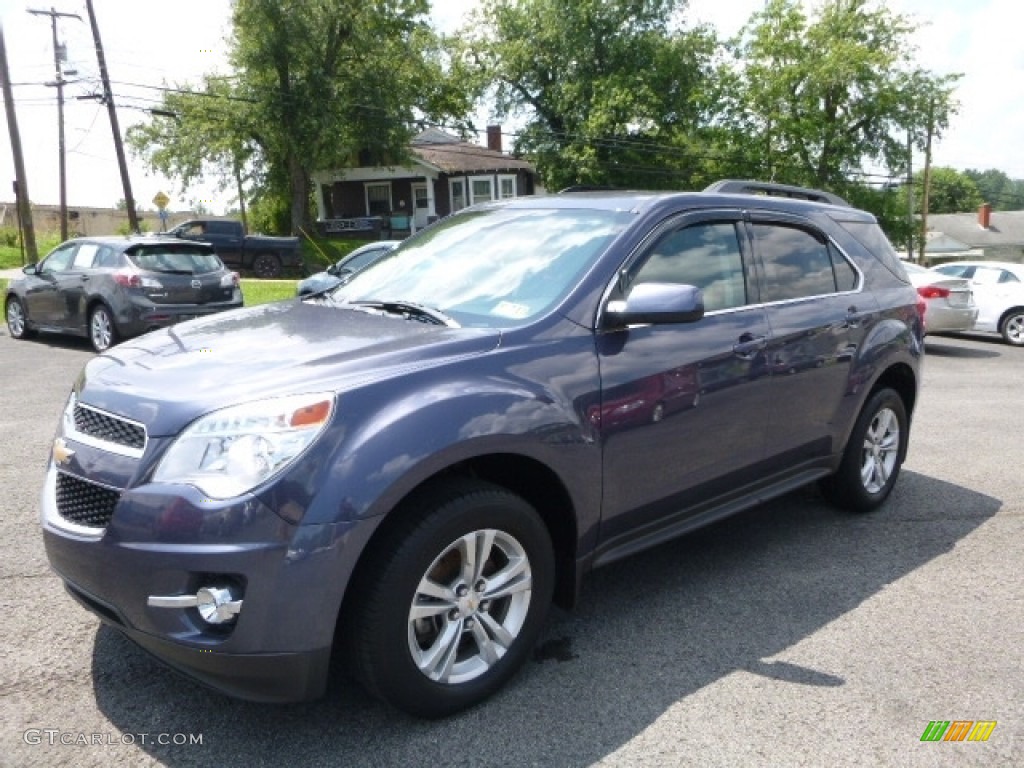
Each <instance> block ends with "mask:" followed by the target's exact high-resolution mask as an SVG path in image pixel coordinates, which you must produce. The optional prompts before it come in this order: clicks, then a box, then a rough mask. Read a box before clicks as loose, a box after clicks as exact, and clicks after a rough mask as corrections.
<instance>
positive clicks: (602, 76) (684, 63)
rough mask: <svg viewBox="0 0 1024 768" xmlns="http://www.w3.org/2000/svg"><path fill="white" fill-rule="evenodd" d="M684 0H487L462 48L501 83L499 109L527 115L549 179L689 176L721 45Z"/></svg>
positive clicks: (663, 181) (485, 77) (496, 91)
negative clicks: (689, 14) (679, 16)
mask: <svg viewBox="0 0 1024 768" xmlns="http://www.w3.org/2000/svg"><path fill="white" fill-rule="evenodd" d="M683 5H684V4H683V3H682V2H679V1H678V0H576V2H572V3H566V2H563V1H562V0H485V2H484V3H483V5H482V7H481V8H480V9H479V10H478V11H477V12H476V14H475V16H474V18H473V19H472V21H471V23H470V25H469V26H468V27H467V29H466V30H465V31H464V32H463V33H462V40H461V51H462V53H461V59H462V60H464V61H470V62H473V64H474V67H475V72H476V82H478V83H484V84H491V85H492V88H493V96H494V101H495V112H496V114H497V116H498V118H499V119H500V118H504V117H506V116H507V115H523V116H526V117H527V119H528V122H527V125H526V127H525V128H524V130H523V131H522V132H521V134H520V136H519V138H518V141H517V142H516V148H517V149H518V150H519V151H521V152H525V153H526V154H528V155H529V156H530V158H531V159H532V160H533V161H534V162H535V164H536V166H537V169H538V172H539V173H540V174H541V177H542V179H543V181H544V184H545V185H546V186H547V187H548V188H551V189H558V188H561V187H565V186H569V185H572V184H615V185H620V186H621V185H632V186H644V187H664V186H675V187H678V186H680V184H681V180H680V175H683V176H684V177H685V176H686V172H687V171H688V170H689V164H690V163H689V160H688V159H686V153H685V150H686V149H687V141H686V138H687V137H688V136H691V135H693V133H694V132H695V130H696V126H697V125H698V123H699V121H700V118H701V113H700V99H699V98H698V93H699V91H700V89H701V88H703V87H704V81H705V78H706V77H707V75H708V74H709V72H710V61H711V57H712V55H713V53H714V50H715V38H714V35H713V34H712V33H711V32H710V31H709V30H707V29H703V28H701V29H696V30H691V31H684V30H682V29H677V28H675V27H674V26H673V17H674V15H675V14H676V13H677V12H678V11H680V10H681V9H682V7H683ZM673 145H675V146H673ZM683 183H684V184H685V181H684V182H683Z"/></svg>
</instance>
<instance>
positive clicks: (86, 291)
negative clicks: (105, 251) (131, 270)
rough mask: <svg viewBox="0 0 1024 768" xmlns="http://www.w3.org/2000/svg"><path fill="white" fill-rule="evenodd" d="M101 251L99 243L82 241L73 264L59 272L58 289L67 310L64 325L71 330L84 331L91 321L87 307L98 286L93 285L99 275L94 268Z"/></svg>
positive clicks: (72, 261)
mask: <svg viewBox="0 0 1024 768" xmlns="http://www.w3.org/2000/svg"><path fill="white" fill-rule="evenodd" d="M99 252H100V246H99V245H98V244H97V243H81V244H80V245H79V246H78V249H77V250H76V251H75V256H74V258H73V259H72V260H71V265H70V266H69V267H68V268H67V269H65V270H63V271H62V272H58V273H57V290H58V291H59V292H60V294H61V295H62V296H63V298H64V301H63V305H64V308H65V311H66V314H65V315H64V319H63V321H62V323H61V324H62V326H63V327H64V328H66V329H68V330H71V331H77V332H84V331H85V330H86V327H87V324H88V322H89V320H88V317H87V316H86V315H87V308H88V303H89V296H91V295H92V291H93V290H95V288H96V287H97V286H95V285H93V283H94V282H95V280H94V278H96V277H97V276H98V275H97V273H96V271H95V270H94V269H93V266H94V261H95V259H96V256H97V254H98V253H99Z"/></svg>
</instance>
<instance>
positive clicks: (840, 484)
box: [821, 389, 910, 512]
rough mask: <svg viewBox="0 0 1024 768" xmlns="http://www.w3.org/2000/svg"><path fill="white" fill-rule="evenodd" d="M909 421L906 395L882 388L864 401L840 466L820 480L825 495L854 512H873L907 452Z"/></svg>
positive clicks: (886, 494) (889, 487)
mask: <svg viewBox="0 0 1024 768" xmlns="http://www.w3.org/2000/svg"><path fill="white" fill-rule="evenodd" d="M909 431H910V423H909V420H908V419H907V409H906V407H905V406H904V404H903V399H902V398H901V397H900V396H899V395H898V394H897V393H896V391H895V390H892V389H881V390H879V391H878V392H876V393H875V394H874V395H872V396H871V399H869V400H868V402H867V403H866V404H865V405H864V409H863V410H862V411H861V413H860V416H859V417H858V418H857V423H856V424H855V425H854V427H853V431H852V432H851V433H850V440H849V442H848V443H847V444H846V449H845V451H844V452H843V459H842V462H841V463H840V464H839V469H837V470H836V472H835V474H834V475H832V476H831V477H828V478H825V480H823V481H822V483H821V489H822V492H823V493H824V494H825V497H826V498H827V499H828V500H829V501H830V502H832V503H833V504H835V505H836V506H838V507H842V508H843V509H848V510H850V511H851V512H870V511H871V510H873V509H876V508H877V507H878V506H879V505H880V504H881V503H882V502H883V501H885V499H886V498H887V497H888V496H889V493H890V492H891V491H892V488H893V486H894V485H895V484H896V478H897V477H899V473H900V468H901V467H902V466H903V460H904V458H906V455H907V441H908V437H909Z"/></svg>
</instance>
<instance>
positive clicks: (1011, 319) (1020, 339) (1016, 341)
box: [999, 309, 1024, 347]
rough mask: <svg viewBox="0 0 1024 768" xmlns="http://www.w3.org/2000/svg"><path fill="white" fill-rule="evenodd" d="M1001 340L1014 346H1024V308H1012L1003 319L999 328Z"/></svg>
mask: <svg viewBox="0 0 1024 768" xmlns="http://www.w3.org/2000/svg"><path fill="white" fill-rule="evenodd" d="M999 332H1000V333H1001V334H1002V335H1003V341H1005V342H1006V343H1007V344H1012V345H1013V346H1015V347H1024V309H1014V310H1012V311H1011V312H1010V314H1008V315H1007V316H1006V317H1005V318H1004V319H1003V324H1002V326H1001V327H1000V328H999Z"/></svg>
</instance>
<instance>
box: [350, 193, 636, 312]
mask: <svg viewBox="0 0 1024 768" xmlns="http://www.w3.org/2000/svg"><path fill="white" fill-rule="evenodd" d="M633 217H634V216H633V214H631V213H628V212H623V211H607V210H573V209H557V210H546V209H545V210H537V209H522V208H495V209H486V210H480V211H469V212H466V213H462V214H459V215H457V216H454V217H452V218H451V219H448V220H447V221H442V222H440V223H438V224H435V225H434V226H432V227H430V228H429V229H427V230H425V231H424V232H422V233H420V234H419V235H417V236H416V237H414V238H412V239H411V240H408V241H406V242H405V243H403V244H402V245H401V246H400V247H399V248H398V249H396V250H394V251H391V252H390V253H388V254H387V255H385V256H384V257H383V258H382V259H381V260H380V261H378V262H376V263H375V264H372V265H370V266H369V267H367V268H366V269H364V270H363V271H361V272H358V273H357V274H356V275H355V276H353V277H352V278H350V279H349V280H348V281H347V282H345V283H342V285H340V286H339V287H338V288H336V289H335V290H334V292H333V293H332V296H331V298H332V300H333V301H335V302H351V303H356V302H364V301H365V302H374V301H376V302H380V301H386V302H398V301H401V302H408V303H414V304H420V305H423V306H425V307H430V308H432V309H436V310H440V311H441V312H443V313H444V314H446V315H448V316H450V317H451V318H454V319H455V320H456V321H457V322H458V324H459V325H462V326H485V327H492V326H499V327H501V326H510V325H516V324H519V323H522V322H523V321H528V320H531V319H533V318H536V317H539V316H540V315H541V314H542V313H544V312H545V311H547V310H548V309H550V308H551V307H553V306H554V305H555V304H557V303H558V302H559V301H561V300H562V299H564V298H565V297H566V296H567V295H568V294H569V292H570V291H571V290H572V288H573V287H574V286H575V285H576V284H577V283H578V282H579V280H580V278H581V277H582V275H583V274H584V273H585V272H586V271H587V269H589V268H590V267H591V266H592V265H593V264H594V263H595V262H596V260H597V258H598V256H599V255H600V254H601V252H602V251H604V249H605V248H606V247H607V246H608V244H609V243H610V242H611V241H612V239H613V238H614V237H615V236H616V235H617V234H618V233H620V232H621V231H622V230H623V229H624V228H625V227H626V226H627V224H628V223H629V222H630V221H631V220H632V219H633Z"/></svg>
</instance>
